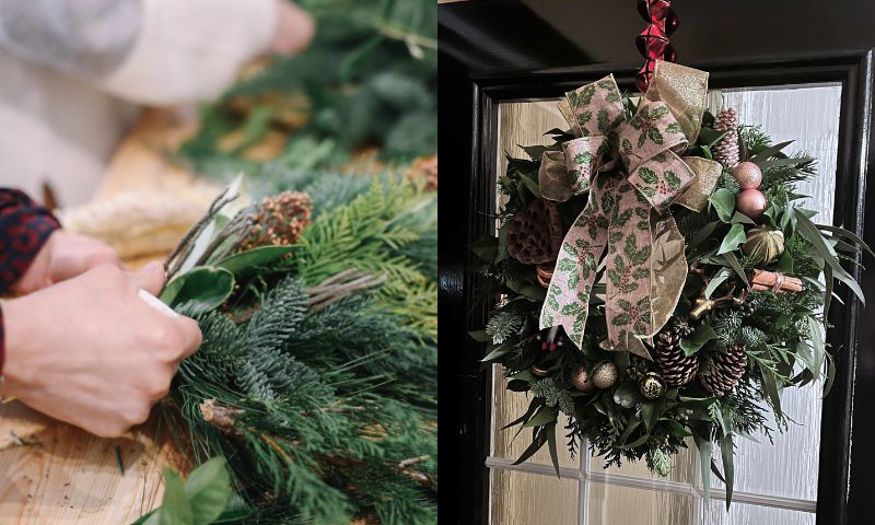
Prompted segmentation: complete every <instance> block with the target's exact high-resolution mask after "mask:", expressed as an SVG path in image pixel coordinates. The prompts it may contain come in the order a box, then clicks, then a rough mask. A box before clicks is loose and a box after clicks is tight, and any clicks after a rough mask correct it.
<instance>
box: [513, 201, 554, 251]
mask: <svg viewBox="0 0 875 525" xmlns="http://www.w3.org/2000/svg"><path fill="white" fill-rule="evenodd" d="M561 246H562V218H561V217H560V216H559V210H557V209H556V207H555V206H554V205H553V204H550V203H549V202H547V201H545V200H544V199H535V200H534V201H532V203H531V204H529V206H528V207H527V208H526V209H524V210H522V211H520V212H519V213H517V214H516V215H514V217H513V219H512V220H511V222H510V224H509V225H508V227H507V252H508V253H509V254H510V256H511V257H513V258H514V259H516V260H518V261H519V262H521V263H523V264H529V265H537V264H546V263H551V262H553V261H554V260H555V259H556V256H558V255H559V248H560V247H561Z"/></svg>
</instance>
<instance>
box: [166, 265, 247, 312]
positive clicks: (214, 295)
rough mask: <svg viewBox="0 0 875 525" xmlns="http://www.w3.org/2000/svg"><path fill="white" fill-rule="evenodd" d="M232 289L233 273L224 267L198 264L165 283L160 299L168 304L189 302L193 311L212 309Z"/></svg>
mask: <svg viewBox="0 0 875 525" xmlns="http://www.w3.org/2000/svg"><path fill="white" fill-rule="evenodd" d="M233 291H234V274H233V273H231V272H230V271H228V270H226V269H224V268H216V267H213V266H198V267H196V268H193V269H191V270H189V271H187V272H185V273H183V274H178V275H177V276H176V277H174V278H173V279H171V280H170V282H169V283H167V286H166V287H165V288H164V291H163V292H161V300H162V301H164V302H165V303H166V304H168V305H169V306H171V307H173V306H177V305H180V304H183V303H186V304H190V305H191V309H192V311H193V312H196V313H201V312H206V311H209V310H213V309H215V308H217V307H219V306H220V305H222V303H224V302H225V301H226V300H227V299H228V297H230V296H231V293H232V292H233Z"/></svg>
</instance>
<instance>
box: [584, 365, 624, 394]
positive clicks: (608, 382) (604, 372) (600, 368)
mask: <svg viewBox="0 0 875 525" xmlns="http://www.w3.org/2000/svg"><path fill="white" fill-rule="evenodd" d="M617 375H618V372H617V365H615V364H614V363H612V362H610V361H604V362H602V363H599V364H597V365H596V366H595V368H593V370H592V377H591V378H590V382H592V384H593V386H595V387H596V388H601V389H605V388H611V387H612V386H614V383H616V382H617Z"/></svg>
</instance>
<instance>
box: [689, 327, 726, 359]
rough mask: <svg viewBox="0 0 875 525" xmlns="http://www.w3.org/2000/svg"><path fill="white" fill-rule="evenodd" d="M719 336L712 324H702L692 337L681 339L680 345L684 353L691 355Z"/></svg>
mask: <svg viewBox="0 0 875 525" xmlns="http://www.w3.org/2000/svg"><path fill="white" fill-rule="evenodd" d="M717 337H718V336H717V332H715V331H714V329H713V328H711V325H708V324H700V325H699V326H698V327H696V331H695V332H693V334H692V335H691V336H690V337H688V338H686V339H681V342H680V346H681V349H682V350H683V351H684V353H685V354H686V355H688V356H689V355H693V354H695V353H696V352H698V351H699V350H701V349H702V347H703V346H705V343H707V342H708V341H711V340H713V339H717Z"/></svg>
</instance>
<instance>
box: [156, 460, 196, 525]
mask: <svg viewBox="0 0 875 525" xmlns="http://www.w3.org/2000/svg"><path fill="white" fill-rule="evenodd" d="M147 523H148V522H147ZM194 523H195V522H194V516H193V513H192V509H191V504H190V503H189V502H188V498H187V497H186V495H185V487H184V486H183V484H182V480H181V479H179V476H178V475H177V474H176V472H173V470H171V469H169V468H168V469H165V470H164V500H163V501H162V503H161V510H159V511H158V525H194Z"/></svg>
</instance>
